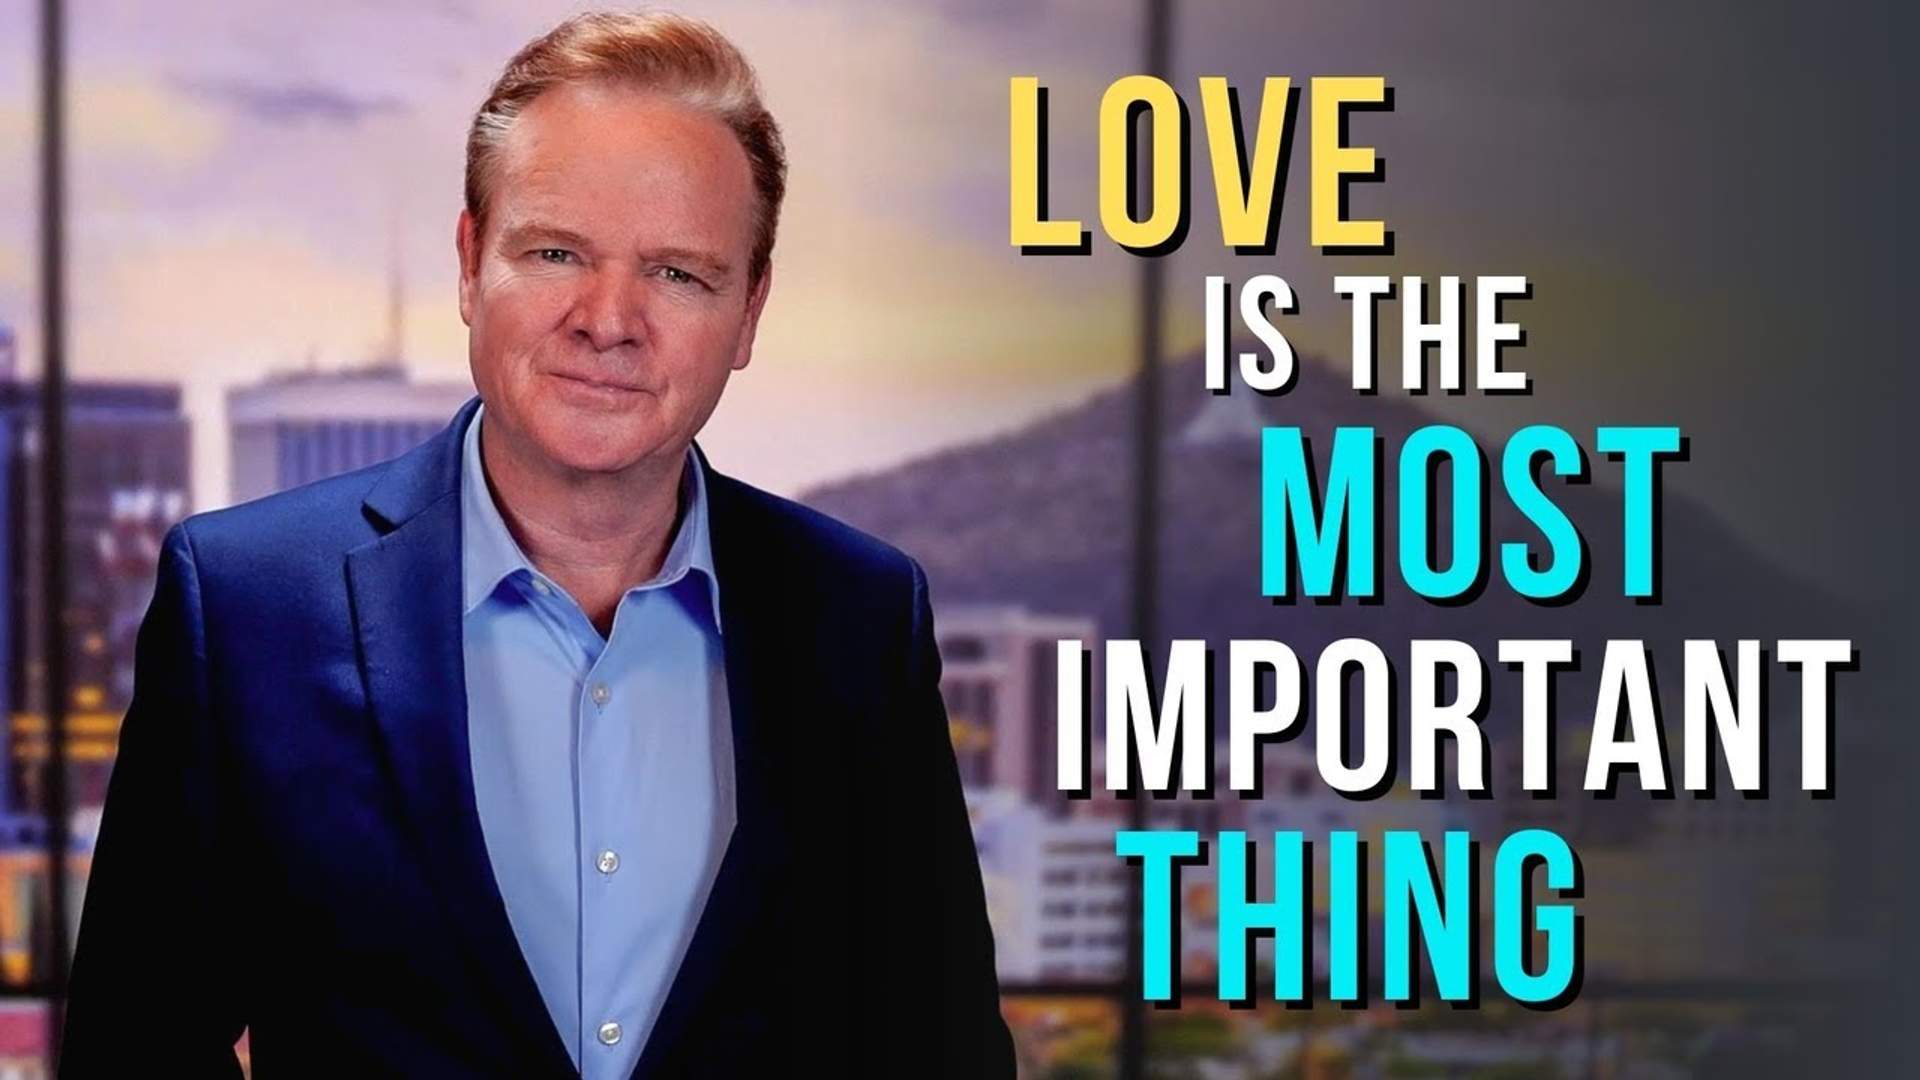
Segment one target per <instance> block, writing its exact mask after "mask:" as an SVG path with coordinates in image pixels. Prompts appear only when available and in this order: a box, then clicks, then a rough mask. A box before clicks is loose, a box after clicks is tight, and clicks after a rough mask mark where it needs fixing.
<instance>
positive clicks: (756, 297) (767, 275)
mask: <svg viewBox="0 0 1920 1080" xmlns="http://www.w3.org/2000/svg"><path fill="white" fill-rule="evenodd" d="M772 288H773V266H772V265H771V264H769V265H768V266H767V269H766V271H765V272H764V273H762V274H761V275H760V280H759V281H758V282H756V283H755V284H754V286H753V292H752V294H751V295H749V296H748V297H747V315H746V321H745V322H743V323H742V324H741V326H740V343H739V344H738V345H736V346H734V350H733V370H735V371H739V370H741V369H742V368H744V367H746V366H747V362H748V361H749V360H752V359H753V335H754V333H755V332H756V331H757V330H759V328H760V312H761V311H763V310H765V309H766V306H767V292H768V291H769V290H771V289H772Z"/></svg>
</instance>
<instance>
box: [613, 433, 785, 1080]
mask: <svg viewBox="0 0 1920 1080" xmlns="http://www.w3.org/2000/svg"><path fill="white" fill-rule="evenodd" d="M694 451H695V453H697V454H699V456H700V464H701V466H702V467H703V468H704V469H705V471H706V476H707V497H708V509H707V514H708V522H709V527H710V531H711V542H712V545H713V563H714V574H715V576H716V577H718V578H719V580H720V608H721V615H720V618H721V625H722V626H723V627H724V628H725V629H724V631H723V634H722V640H723V641H724V643H725V650H726V666H727V706H728V711H729V712H730V713H731V715H732V728H733V757H734V793H735V814H734V827H733V835H732V837H731V838H730V839H729V841H728V843H727V850H726V854H725V855H724V856H722V859H721V863H720V870H719V873H718V874H716V875H715V878H714V882H713V888H712V891H711V892H710V893H709V894H708V897H707V905H706V908H705V910H704V911H703V912H702V913H701V916H700V922H699V925H698V926H697V927H696V928H695V929H694V935H693V940H692V942H691V943H689V945H688V946H687V954H686V957H685V958H684V959H683V960H682V961H681V963H680V969H679V972H678V973H677V974H676V976H675V977H674V981H673V986H672V988H671V989H670V990H669V991H668V994H667V1000H666V1003H665V1004H664V1005H663V1006H662V1007H661V1011H660V1016H659V1019H658V1020H656V1021H655V1023H654V1026H653V1031H652V1033H651V1035H650V1036H649V1037H648V1039H647V1046H646V1049H645V1050H644V1051H643V1052H642V1054H641V1057H640V1061H639V1063H638V1065H637V1066H636V1067H635V1069H634V1073H633V1075H634V1077H635V1078H636V1080H640V1078H644V1077H651V1076H655V1075H658V1074H659V1073H660V1071H661V1070H662V1069H663V1068H664V1067H665V1062H666V1061H668V1060H669V1058H670V1057H671V1056H673V1053H674V1050H675V1047H676V1046H677V1044H678V1043H679V1041H680V1039H681V1038H682V1036H683V1035H684V1034H685V1031H686V1028H687V1027H688V1026H689V1024H690V1023H691V1021H692V1020H693V1019H694V1017H695V1016H696V1015H697V1014H698V1011H699V1009H700V1007H701V1005H702V1004H703V1002H704V1001H705V1000H706V998H707V996H708V994H709V993H710V992H711V991H712V990H713V987H714V982H715V980H716V978H717V977H718V976H719V975H720V974H721V972H722V971H723V970H724V969H725V968H726V966H727V964H728V962H729V960H730V957H731V954H732V952H733V950H734V949H735V948H737V947H739V945H740V942H742V941H743V940H745V939H746V938H747V936H748V935H747V930H748V929H749V927H750V925H751V923H752V922H753V920H754V919H755V918H756V917H757V914H758V911H759V909H760V906H761V905H763V904H765V903H767V902H768V893H769V887H770V883H771V882H772V871H773V869H774V867H775V866H776V864H777V863H778V862H779V861H780V860H781V859H782V858H783V857H785V855H786V854H788V853H789V851H790V846H789V843H788V837H787V835H786V833H785V830H784V828H783V825H782V822H783V820H784V818H783V816H782V812H781V807H780V806H779V805H778V801H777V798H776V792H775V788H774V775H773V772H772V770H773V767H774V761H773V755H772V753H771V752H770V751H771V734H772V733H771V732H770V731H768V730H767V729H766V728H765V726H764V724H765V718H766V717H767V716H768V715H769V713H768V711H767V710H768V709H769V708H770V707H771V704H772V703H770V702H768V701H766V700H764V699H763V694H764V689H765V688H766V687H769V686H778V685H781V684H782V679H781V677H780V672H779V671H778V670H776V669H777V665H778V663H779V658H780V656H781V652H782V642H781V640H780V636H779V625H780V616H779V613H780V611H781V610H782V609H783V607H784V603H785V598H784V595H783V593H784V590H783V585H782V582H781V581H780V580H779V578H778V577H777V575H775V574H772V573H769V572H768V570H767V562H766V552H765V551H764V550H756V549H755V548H754V547H753V544H754V543H755V542H756V538H757V540H758V541H759V542H764V541H765V539H766V537H764V536H763V535H758V531H759V530H758V526H757V523H756V522H755V521H754V520H752V511H753V507H752V506H751V505H749V504H748V502H747V501H746V500H747V498H748V496H747V493H746V492H745V491H744V490H743V488H742V486H741V485H740V484H739V483H738V482H737V481H735V480H733V479H731V478H729V477H726V476H723V475H721V474H719V473H716V472H714V471H713V469H712V467H711V466H709V465H708V464H707V458H706V454H705V452H704V451H701V450H700V447H699V445H698V444H697V443H696V444H695V446H694Z"/></svg>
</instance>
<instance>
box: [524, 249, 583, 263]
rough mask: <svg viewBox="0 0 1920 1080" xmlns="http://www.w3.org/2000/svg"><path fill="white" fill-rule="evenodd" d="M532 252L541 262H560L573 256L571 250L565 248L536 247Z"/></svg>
mask: <svg viewBox="0 0 1920 1080" xmlns="http://www.w3.org/2000/svg"><path fill="white" fill-rule="evenodd" d="M533 253H534V255H535V256H536V257H538V258H539V259H540V261H542V262H550V263H562V262H566V261H567V260H568V259H571V258H573V252H571V251H568V250H567V249H566V248H536V249H534V252H533Z"/></svg>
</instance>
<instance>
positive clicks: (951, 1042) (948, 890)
mask: <svg viewBox="0 0 1920 1080" xmlns="http://www.w3.org/2000/svg"><path fill="white" fill-rule="evenodd" d="M909 561H910V562H912V560H909ZM912 566H913V639H912V644H911V648H912V650H913V662H912V665H911V670H910V671H909V676H908V677H909V681H908V693H909V694H910V695H911V696H912V700H911V703H910V706H909V715H908V720H909V722H910V723H909V729H910V731H911V733H912V736H913V737H914V738H915V739H916V740H922V741H921V742H919V743H917V744H916V745H915V746H914V747H913V749H914V750H915V751H918V752H919V753H918V754H917V756H916V757H915V758H914V761H915V763H916V765H918V766H919V768H918V769H917V770H915V771H914V773H913V775H912V776H911V777H910V781H909V782H910V783H911V784H913V785H924V786H923V787H922V789H921V797H922V798H925V799H928V800H930V801H929V803H928V805H926V806H925V807H924V809H925V811H926V813H927V814H928V815H929V820H930V828H931V832H930V834H929V835H928V836H927V837H926V838H925V841H924V842H925V843H926V844H927V845H928V848H929V850H930V851H931V852H932V854H933V859H934V866H933V878H934V880H933V891H932V895H931V896H928V897H925V898H923V899H922V900H921V901H920V902H921V903H923V904H925V905H927V906H928V907H929V908H930V909H931V913H932V915H933V922H932V924H931V925H929V926H927V927H926V928H925V930H926V933H927V934H928V935H929V936H931V937H933V938H934V939H935V940H931V941H926V942H925V943H924V945H925V947H926V948H928V949H930V950H936V951H937V963H936V964H935V965H934V972H932V973H929V974H930V975H932V978H930V979H929V980H928V981H930V982H932V983H934V985H931V986H928V987H927V989H928V990H929V991H931V992H932V993H933V994H934V995H935V1002H936V1003H937V1009H938V1018H939V1023H940V1025H941V1029H940V1031H939V1032H938V1033H937V1034H938V1035H939V1039H938V1040H937V1042H938V1044H939V1050H940V1053H939V1055H938V1060H940V1062H941V1066H942V1067H943V1068H944V1069H946V1070H947V1071H946V1072H944V1073H943V1075H947V1076H956V1077H959V1076H964V1077H970V1078H971V1077H992V1078H996V1080H997V1078H1001V1077H1006V1078H1009V1080H1011V1077H1013V1075H1014V1049H1013V1037H1012V1035H1011V1034H1010V1033H1009V1032H1008V1030H1007V1024H1006V1021H1005V1020H1004V1019H1003V1018H1002V1017H1001V1015H1000V984H999V979H998V977H997V975H996V974H995V971H994V955H993V929H992V927H991V926H990V925H989V923H988V921H987V902H986V895H985V890H984V889H983V888H982V886H981V880H980V861H979V853H978V852H977V851H976V850H975V847H974V842H973V827H972V825H971V823H970V822H969V821H968V818H967V806H966V800H965V797H964V796H963V795H962V793H961V790H960V770H959V766H958V765H957V764H956V763H955V760H954V755H953V743H952V740H951V738H950V736H949V735H948V731H947V709H946V703H945V701H943V700H942V699H941V697H940V650H939V646H938V643H937V642H936V641H935V639H934V634H933V607H932V604H931V602H930V601H929V599H928V596H927V576H926V572H925V571H923V570H922V569H921V568H920V564H919V563H918V562H912Z"/></svg>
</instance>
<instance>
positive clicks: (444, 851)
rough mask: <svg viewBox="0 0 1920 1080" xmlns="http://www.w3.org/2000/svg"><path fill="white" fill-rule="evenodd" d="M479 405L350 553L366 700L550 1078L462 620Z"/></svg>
mask: <svg viewBox="0 0 1920 1080" xmlns="http://www.w3.org/2000/svg"><path fill="white" fill-rule="evenodd" d="M478 401H479V399H478V398H474V399H472V400H470V401H469V402H468V403H467V404H466V405H465V406H464V407H463V408H462V409H461V410H460V412H459V413H458V414H457V415H456V416H455V418H454V420H453V423H452V424H450V425H449V426H448V427H447V429H446V430H444V431H442V432H441V433H440V434H439V435H437V436H435V437H434V438H433V439H430V440H428V441H427V442H426V443H424V444H422V445H421V446H419V447H417V448H416V449H414V450H413V451H411V452H410V453H408V454H407V455H405V456H403V457H401V458H400V459H398V460H397V461H395V462H394V464H393V465H392V466H390V467H389V468H388V470H387V473H386V475H385V477H384V478H383V479H382V480H381V482H380V483H379V484H378V485H377V486H376V487H375V488H374V489H373V491H372V492H371V493H369V494H368V496H367V500H366V509H367V510H368V512H369V513H370V515H371V516H373V517H374V518H375V519H376V520H378V521H379V522H380V524H382V526H383V527H390V531H388V532H386V533H385V535H383V536H381V537H379V538H378V539H376V540H374V541H372V542H370V543H368V544H365V545H363V546H361V547H359V548H355V549H354V550H352V551H350V552H348V553H347V578H348V588H349V591H350V594H351V596H352V602H353V615H354V629H355V633H356V634H357V636H358V639H359V643H360V655H361V663H362V665H363V672H364V675H365V678H366V687H367V697H368V701H369V703H370V705H371V707H372V711H373V715H374V719H375V721H376V723H377V726H378V729H379V731H380V734H381V736H382V738H383V741H384V744H385V750H386V754H387V758H388V761H389V762H390V764H391V766H392V770H393V777H394V779H395V781H396V786H397V789H398V793H399V798H400V802H401V806H402V808H403V812H404V814H405V818H406V825H407V827H408V828H409V829H410V831H411V832H412V836H413V840H414V841H415V851H416V852H417V853H418V856H419V858H420V860H421V865H422V866H424V867H425V868H426V871H427V873H428V876H429V877H430V879H431V881H432V885H433V888H434V890H435V892H436V893H437V894H438V895H439V897H440V899H441V901H442V905H443V907H444V909H445V913H446V916H447V919H448V921H449V923H450V924H451V925H452V927H453V928H454V930H455V931H456V933H457V935H458V937H459V939H460V944H461V946H462V952H463V954H464V955H465V956H466V958H467V959H469V960H470V961H471V964H470V965H469V966H470V967H471V969H472V973H473V975H474V976H475V977H477V978H478V979H479V984H480V986H481V987H482V989H483V990H484V991H485V993H486V995H487V997H488V999H489V1004H490V1005H491V1006H492V1007H493V1009H494V1010H495V1011H496V1012H497V1014H498V1023H497V1025H495V1030H497V1031H500V1032H504V1033H506V1034H507V1036H508V1037H509V1039H510V1040H511V1041H512V1042H513V1043H514V1044H515V1048H516V1050H517V1051H518V1052H519V1056H520V1060H523V1061H528V1062H539V1063H540V1064H539V1069H540V1075H547V1074H571V1073H572V1072H573V1071H574V1070H573V1062H572V1057H571V1055H569V1054H568V1052H567V1048H566V1044H565V1043H564V1042H562V1041H561V1037H560V1033H559V1031H558V1030H557V1029H556V1028H555V1027H554V1026H553V1021H552V1019H551V1016H550V1014H549V1013H548V1011H547V1007H546V1004H545V1002H544V1000H543V999H542V997H541V995H540V989H539V985H538V984H537V983H536V982H535V981H534V979H533V973H532V971H531V969H530V968H528V966H527V963H526V958H525V957H524V956H523V955H522V953H521V951H520V946H519V942H518V939H517V938H516V937H515V936H514V933H513V926H512V923H511V922H510V921H509V920H508V917H507V910H506V904H505V902H504V901H503V900H502V899H501V895H500V889H499V885H498V883H497V882H496V881H495V879H494V874H493V866H492V863H491V861H490V860H489V858H488V856H487V849H486V843H485V838H484V837H483V835H482V833H481V828H480V817H479V812H478V810H477V808H476V804H475V800H474V793H473V770H472V761H471V758H470V757H469V751H468V743H467V697H466V665H465V653H464V646H463V641H462V630H461V622H460V610H461V605H460V591H461V590H460V574H461V559H460V500H459V476H460V473H459V449H460V445H461V443H460V440H461V436H462V434H463V433H464V432H465V430H466V424H467V422H468V421H470V420H471V419H472V416H473V413H474V410H475V406H476V404H477V402H478Z"/></svg>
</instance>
